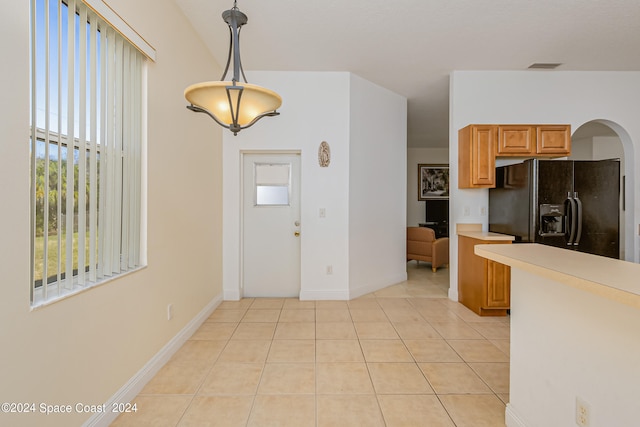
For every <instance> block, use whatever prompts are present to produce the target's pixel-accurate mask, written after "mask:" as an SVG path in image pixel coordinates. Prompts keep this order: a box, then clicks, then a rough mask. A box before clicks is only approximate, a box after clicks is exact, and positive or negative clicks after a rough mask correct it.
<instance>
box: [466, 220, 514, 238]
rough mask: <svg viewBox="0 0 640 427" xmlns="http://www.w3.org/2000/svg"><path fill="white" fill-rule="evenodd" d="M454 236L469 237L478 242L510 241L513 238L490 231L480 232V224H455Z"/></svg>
mask: <svg viewBox="0 0 640 427" xmlns="http://www.w3.org/2000/svg"><path fill="white" fill-rule="evenodd" d="M456 234H457V235H458V236H464V237H470V238H472V239H478V240H488V241H489V240H504V241H512V240H514V239H515V237H513V236H508V235H506V234H500V233H492V232H490V231H482V224H460V223H459V224H456Z"/></svg>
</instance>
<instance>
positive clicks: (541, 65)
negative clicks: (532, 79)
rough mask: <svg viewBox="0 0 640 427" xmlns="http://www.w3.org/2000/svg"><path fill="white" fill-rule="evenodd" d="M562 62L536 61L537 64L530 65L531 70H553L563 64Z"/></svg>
mask: <svg viewBox="0 0 640 427" xmlns="http://www.w3.org/2000/svg"><path fill="white" fill-rule="evenodd" d="M561 65H562V64H561V63H550V62H536V63H535V64H531V65H529V69H530V70H553V69H556V68H558V67H559V66H561Z"/></svg>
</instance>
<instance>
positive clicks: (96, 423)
mask: <svg viewBox="0 0 640 427" xmlns="http://www.w3.org/2000/svg"><path fill="white" fill-rule="evenodd" d="M221 302H222V295H218V296H216V297H215V298H214V299H212V300H211V301H210V302H209V304H207V305H206V306H205V307H204V308H203V309H202V310H201V311H200V313H198V315H197V316H196V317H194V318H193V319H191V321H190V322H189V323H187V325H186V326H185V327H184V328H182V330H181V331H180V332H178V334H177V335H176V336H174V337H173V338H172V339H171V340H170V341H169V342H168V343H167V344H166V345H165V346H164V347H162V349H160V351H159V352H158V353H156V355H155V356H153V357H152V358H151V360H149V361H148V362H147V363H146V364H145V365H144V366H143V367H142V369H140V370H139V371H138V372H137V373H136V374H135V375H134V376H133V377H132V378H131V379H130V380H129V381H127V383H126V384H125V385H123V386H122V388H120V390H118V391H117V392H116V393H115V394H114V395H113V396H111V398H110V399H109V400H108V401H107V402H105V404H106V408H111V407H112V405H113V404H115V403H124V402H131V401H133V400H134V399H135V397H136V396H137V395H138V394H139V393H140V391H142V389H143V388H144V386H145V385H146V384H147V383H148V382H149V381H150V380H151V378H153V376H154V375H155V374H157V373H158V371H159V370H160V369H161V368H162V367H163V366H164V365H165V363H167V362H168V361H169V359H171V356H173V355H174V354H175V352H176V351H178V350H179V349H180V347H182V345H183V344H184V343H185V342H186V341H187V340H188V339H189V338H190V337H191V335H193V334H194V332H195V331H197V330H198V328H199V327H200V325H202V324H203V323H204V321H205V320H207V318H208V317H209V316H211V313H213V310H215V309H216V307H218V306H219V305H220V303H221ZM117 416H118V414H117V413H112V412H110V411H107V412H103V413H96V414H94V415H93V416H92V417H91V418H89V419H88V420H87V421H86V422H85V423H84V424H83V427H107V426H108V425H109V424H111V423H112V422H113V421H114V420H115V419H116V417H117Z"/></svg>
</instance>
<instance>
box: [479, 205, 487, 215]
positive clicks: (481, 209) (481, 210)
mask: <svg viewBox="0 0 640 427" xmlns="http://www.w3.org/2000/svg"><path fill="white" fill-rule="evenodd" d="M480 215H482V216H487V207H486V206H482V207H481V208H480Z"/></svg>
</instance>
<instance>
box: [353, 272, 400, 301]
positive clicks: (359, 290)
mask: <svg viewBox="0 0 640 427" xmlns="http://www.w3.org/2000/svg"><path fill="white" fill-rule="evenodd" d="M406 280H407V272H406V271H405V272H403V273H400V274H398V275H396V276H393V277H388V278H385V279H384V280H381V281H380V282H378V283H377V284H368V285H365V286H359V287H356V288H354V289H349V299H354V298H358V297H361V296H362V295H366V294H370V293H371V292H376V291H379V290H381V289H384V288H386V287H388V286H393V285H395V284H398V283H401V282H404V281H406Z"/></svg>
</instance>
